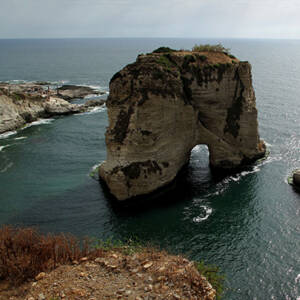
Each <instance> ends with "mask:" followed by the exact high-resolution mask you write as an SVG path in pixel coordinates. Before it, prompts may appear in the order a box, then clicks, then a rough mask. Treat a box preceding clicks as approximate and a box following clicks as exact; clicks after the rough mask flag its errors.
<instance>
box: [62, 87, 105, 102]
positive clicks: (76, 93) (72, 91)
mask: <svg viewBox="0 0 300 300" xmlns="http://www.w3.org/2000/svg"><path fill="white" fill-rule="evenodd" d="M91 94H96V95H103V94H104V92H100V91H98V90H95V89H93V88H91V87H88V86H78V85H63V86H62V87H60V88H58V89H57V96H59V97H61V98H63V99H64V100H67V101H70V100H73V99H76V98H84V97H86V96H88V95H91Z"/></svg>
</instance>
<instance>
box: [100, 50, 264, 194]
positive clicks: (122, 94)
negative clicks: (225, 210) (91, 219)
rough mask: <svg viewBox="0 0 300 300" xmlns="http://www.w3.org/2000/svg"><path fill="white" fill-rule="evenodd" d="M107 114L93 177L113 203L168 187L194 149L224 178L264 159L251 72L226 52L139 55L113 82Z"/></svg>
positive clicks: (248, 67) (245, 65) (245, 63)
mask: <svg viewBox="0 0 300 300" xmlns="http://www.w3.org/2000/svg"><path fill="white" fill-rule="evenodd" d="M107 108H108V117H109V127H108V128H107V131H106V145H107V160H106V161H105V162H104V163H103V164H102V165H101V166H100V169H99V173H100V177H101V178H102V179H103V180H104V181H105V182H106V184H107V185H108V187H109V189H110V191H111V193H112V194H113V195H114V196H115V197H116V198H117V199H119V200H124V199H127V198H131V197H134V196H139V195H144V194H148V193H150V192H152V191H154V190H156V189H158V188H160V187H162V186H164V185H166V184H168V183H170V182H171V181H172V180H173V179H174V178H175V177H176V175H177V173H178V172H179V170H180V169H181V168H182V167H183V166H184V165H185V164H187V163H188V161H189V157H190V153H191V150H192V149H193V148H194V147H195V146H196V145H199V144H205V145H207V146H208V148H209V153H210V156H209V157H210V158H209V160H210V165H211V166H212V167H213V168H215V169H219V170H223V171H229V170H232V169H235V168H237V167H240V166H241V165H244V164H247V163H250V162H252V161H254V160H256V159H257V158H260V157H262V156H263V155H264V153H265V146H264V143H263V142H262V141H260V139H259V134H258V124H257V110H256V107H255V95H254V90H253V87H252V78H251V66H250V64H249V63H248V62H240V61H239V60H237V59H232V58H231V57H230V56H228V55H227V54H225V53H197V52H183V51H179V52H171V53H167V54H162V53H152V54H148V55H140V56H139V57H138V58H137V61H136V62H135V63H133V64H130V65H128V66H126V67H125V68H124V69H123V70H121V71H120V72H118V73H116V74H115V75H114V76H113V78H112V79H111V82H110V95H109V97H108V100H107Z"/></svg>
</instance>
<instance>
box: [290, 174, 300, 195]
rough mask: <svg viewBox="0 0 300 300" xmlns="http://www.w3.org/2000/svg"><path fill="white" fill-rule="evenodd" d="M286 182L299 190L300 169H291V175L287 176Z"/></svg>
mask: <svg viewBox="0 0 300 300" xmlns="http://www.w3.org/2000/svg"><path fill="white" fill-rule="evenodd" d="M288 183H289V184H291V185H292V186H293V187H294V188H295V189H296V190H297V191H299V192H300V169H296V170H294V171H293V173H292V175H291V176H290V177H289V178H288Z"/></svg>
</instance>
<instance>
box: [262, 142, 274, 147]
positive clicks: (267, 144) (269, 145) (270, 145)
mask: <svg viewBox="0 0 300 300" xmlns="http://www.w3.org/2000/svg"><path fill="white" fill-rule="evenodd" d="M264 142H265V145H266V146H267V147H269V148H270V147H272V144H269V143H267V142H266V141H264Z"/></svg>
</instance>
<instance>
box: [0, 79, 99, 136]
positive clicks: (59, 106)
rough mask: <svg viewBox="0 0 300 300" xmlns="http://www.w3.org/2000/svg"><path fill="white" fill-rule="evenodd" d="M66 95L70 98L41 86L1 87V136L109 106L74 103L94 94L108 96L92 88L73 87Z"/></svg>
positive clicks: (4, 85)
mask: <svg viewBox="0 0 300 300" xmlns="http://www.w3.org/2000/svg"><path fill="white" fill-rule="evenodd" d="M43 84H45V83H43ZM64 92H65V93H66V94H60V93H59V89H56V90H53V89H50V88H49V86H48V88H45V87H44V88H43V87H42V84H40V83H35V84H8V83H1V84H0V116H1V119H0V134H4V133H7V132H10V131H12V132H13V131H15V130H18V129H21V128H22V127H24V126H26V124H29V123H32V122H35V121H38V120H39V119H43V118H51V117H54V116H61V115H69V114H77V113H84V112H88V111H91V110H92V109H94V108H95V107H96V106H102V105H104V104H105V100H102V99H97V100H92V99H91V100H87V101H86V102H85V103H84V104H73V103H70V101H72V100H73V99H78V98H80V97H81V98H84V97H86V96H88V95H90V94H91V93H95V95H99V94H100V95H103V94H104V92H97V91H94V90H93V89H91V88H88V87H82V86H71V85H69V86H67V88H65V89H64ZM96 92H97V93H98V94H97V93H96ZM66 98H67V99H68V101H67V100H65V99H66Z"/></svg>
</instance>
